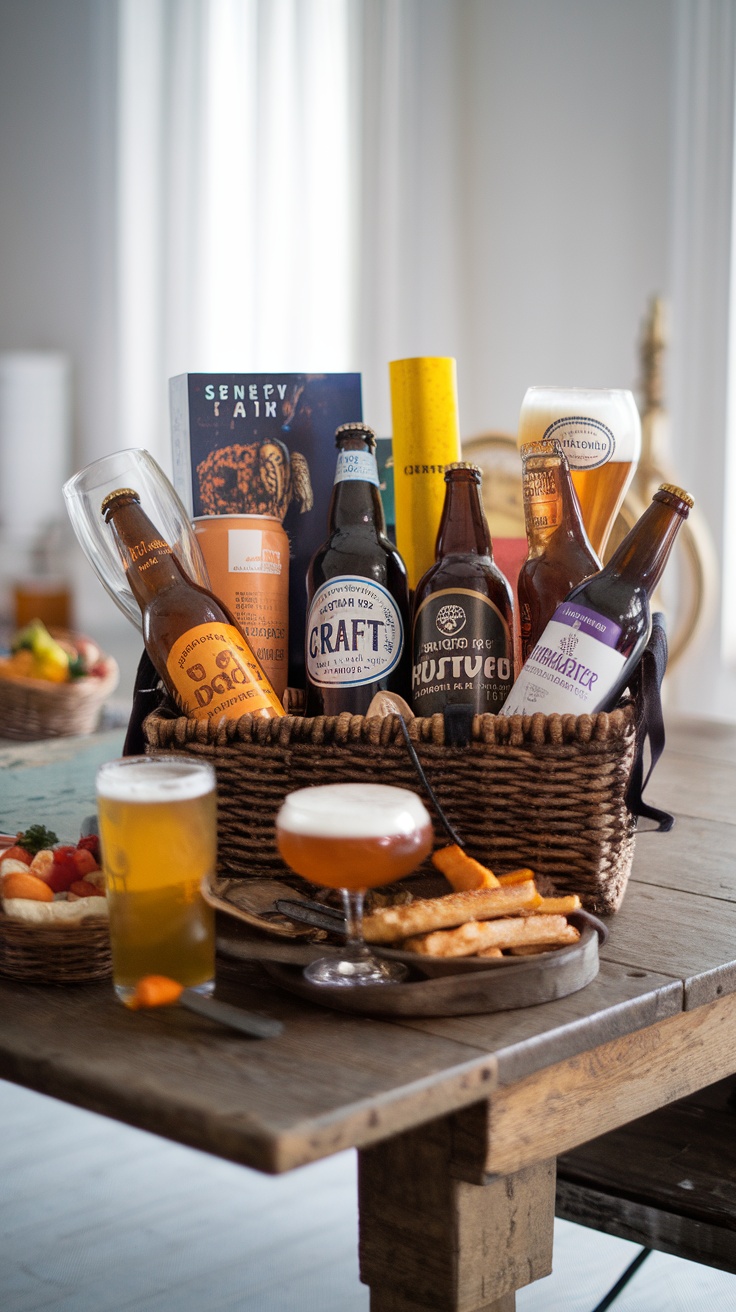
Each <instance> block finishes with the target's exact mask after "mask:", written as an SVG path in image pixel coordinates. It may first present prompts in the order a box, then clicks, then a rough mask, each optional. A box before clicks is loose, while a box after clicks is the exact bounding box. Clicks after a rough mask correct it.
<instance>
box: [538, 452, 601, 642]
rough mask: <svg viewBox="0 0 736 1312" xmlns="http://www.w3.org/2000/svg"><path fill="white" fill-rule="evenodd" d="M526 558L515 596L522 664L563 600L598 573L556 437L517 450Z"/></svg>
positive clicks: (594, 556)
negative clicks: (584, 581) (518, 452)
mask: <svg viewBox="0 0 736 1312" xmlns="http://www.w3.org/2000/svg"><path fill="white" fill-rule="evenodd" d="M521 460H522V467H523V474H522V489H523V499H524V517H525V520H526V536H527V542H528V544H529V554H528V555H527V558H526V560H525V561H524V564H523V565H522V567H521V570H520V571H519V579H518V583H517V594H518V600H519V627H520V630H521V659H522V661H525V660H526V658H527V656H528V655H529V653H530V651H531V650H532V648H533V647H534V646H535V645H536V642H537V639H538V638H539V637H540V636H541V634H542V633H543V632H544V629H545V627H546V625H547V623H548V621H549V620H551V619H552V616H553V615H554V613H555V611H556V610H557V607H558V606H559V604H560V602H561V601H564V600H565V597H566V596H567V595H568V593H569V592H570V591H571V589H572V588H574V587H575V586H576V584H578V583H582V581H583V579H587V578H588V577H589V576H590V575H591V574H595V573H597V572H598V570H599V569H600V568H601V562H600V561H599V559H598V557H597V556H596V554H595V552H594V550H593V548H592V547H591V545H590V542H589V540H588V535H587V533H586V532H585V528H584V526H583V520H582V515H581V513H580V504H579V502H578V499H577V496H576V494H575V488H574V487H573V483H572V478H571V477H570V467H569V465H568V463H567V457H566V456H565V453H564V451H563V449H562V446H561V445H560V443H559V442H557V441H556V440H555V439H554V438H552V439H547V440H546V441H541V442H529V443H527V444H526V445H525V446H523V447H522V448H521Z"/></svg>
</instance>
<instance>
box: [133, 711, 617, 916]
mask: <svg viewBox="0 0 736 1312" xmlns="http://www.w3.org/2000/svg"><path fill="white" fill-rule="evenodd" d="M639 723H640V717H639V715H638V707H637V703H636V701H634V700H630V701H628V702H626V703H625V704H624V705H622V706H621V707H620V708H618V709H616V710H615V711H612V712H610V713H604V712H601V713H599V714H596V715H592V716H591V715H581V716H572V715H565V716H559V715H552V716H544V715H534V716H531V717H529V716H524V717H521V716H514V717H512V718H510V719H505V718H503V717H500V716H494V715H481V716H475V717H473V718H472V721H470V722H469V733H468V734H467V741H465V742H464V743H461V742H459V741H457V740H456V741H455V742H451V741H449V738H450V737H451V736H452V734H451V731H450V730H449V729H448V722H447V721H446V720H445V719H444V718H443V717H442V716H441V715H435V716H432V717H431V718H427V719H415V720H412V721H411V722H410V723H409V725H408V726H407V727H408V731H409V735H410V738H411V741H412V745H413V746H414V749H415V752H416V756H417V757H418V759H419V761H420V763H421V766H422V768H423V770H424V772H425V775H426V777H427V779H428V781H429V783H430V785H431V787H432V789H433V791H434V793H435V794H436V796H437V799H438V801H439V803H440V805H441V807H442V809H443V810H444V812H445V814H446V815H447V817H448V819H449V820H450V822H451V823H452V825H453V826H454V827H455V828H456V829H457V831H458V832H459V834H460V835H461V836H462V837H463V839H464V840H465V842H466V844H467V847H468V851H469V852H470V853H471V854H472V855H473V856H474V857H476V858H477V859H478V860H480V861H482V862H483V863H484V864H486V865H489V866H490V867H491V869H493V870H494V871H496V872H497V873H503V872H504V871H509V870H512V869H514V868H516V867H519V866H530V867H531V868H532V869H533V870H534V871H535V872H536V874H538V875H540V876H545V877H547V878H548V879H549V880H550V882H551V883H552V884H553V886H554V887H555V888H556V889H558V890H559V891H561V892H562V891H564V892H576V893H578V894H579V895H580V897H581V898H582V900H583V903H584V905H585V906H586V907H587V908H588V909H589V910H591V911H597V912H598V913H607V912H611V911H614V910H615V909H616V908H617V907H618V906H619V905H620V902H621V899H622V897H623V894H624V889H625V886H626V881H627V878H628V875H629V871H630V868H631V861H632V857H633V845H634V833H635V826H636V817H635V815H634V813H633V812H632V811H631V810H630V809H629V806H628V804H627V796H628V791H629V785H630V781H631V777H632V770H633V767H634V763H635V759H636V756H637V750H638V742H639V735H638V732H637V727H638V724H639ZM143 729H144V736H145V740H146V744H147V746H146V750H147V751H149V752H155V753H162V752H177V753H181V752H184V753H191V754H192V755H194V756H198V757H203V758H205V759H206V760H208V761H210V762H211V763H212V764H213V765H214V767H215V769H216V772H217V784H218V805H219V819H218V839H219V860H220V864H221V868H222V869H223V870H227V873H228V874H230V875H240V876H243V877H248V876H256V875H257V876H263V875H271V876H272V875H279V874H284V873H285V872H286V867H285V866H284V864H283V862H282V861H281V858H280V856H279V854H278V851H277V849H276V844H275V835H274V821H275V818H276V813H277V811H278V809H279V806H280V805H281V802H282V800H283V798H284V797H285V795H286V794H287V793H288V792H291V791H292V790H293V789H295V788H303V787H307V786H309V785H313V784H321V783H333V782H352V781H362V782H376V783H388V784H394V785H397V786H399V787H404V788H410V789H414V790H418V791H421V787H422V786H421V783H420V781H419V779H418V777H417V773H416V767H415V764H414V762H413V760H412V756H411V755H410V753H409V751H408V750H407V745H406V741H405V738H404V734H403V731H402V728H401V724H400V721H399V717H398V716H396V715H390V716H386V717H385V718H383V719H380V718H377V717H371V718H369V719H366V718H364V717H363V716H353V715H349V714H344V715H340V716H337V717H330V718H325V717H318V718H315V719H299V718H296V717H291V716H287V717H286V718H284V719H277V720H265V719H254V718H253V717H252V716H243V717H242V719H240V720H238V721H231V722H230V723H226V724H223V725H222V726H221V727H219V728H216V727H215V726H214V725H213V724H212V723H211V722H209V721H207V720H190V719H186V718H184V717H177V716H176V714H175V713H172V712H169V711H168V710H167V709H166V708H162V709H161V710H157V711H154V712H153V713H152V714H150V715H149V716H148V717H147V718H146V720H145V722H144V726H143ZM435 832H436V842H437V845H438V846H439V845H442V843H444V842H446V841H447V839H446V838H445V837H444V835H443V833H442V831H441V829H440V826H439V825H436V826H435Z"/></svg>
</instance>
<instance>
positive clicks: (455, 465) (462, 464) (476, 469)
mask: <svg viewBox="0 0 736 1312" xmlns="http://www.w3.org/2000/svg"><path fill="white" fill-rule="evenodd" d="M453 469H469V470H470V472H471V474H477V476H478V482H480V480H481V478H482V471H481V469H480V466H479V465H474V464H472V463H471V462H470V461H469V460H453V462H452V464H451V465H445V482H447V475H448V474H451V473H452V471H453Z"/></svg>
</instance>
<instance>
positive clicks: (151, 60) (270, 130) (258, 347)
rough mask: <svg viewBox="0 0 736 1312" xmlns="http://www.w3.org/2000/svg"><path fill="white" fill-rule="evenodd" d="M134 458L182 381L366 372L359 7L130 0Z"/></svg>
mask: <svg viewBox="0 0 736 1312" xmlns="http://www.w3.org/2000/svg"><path fill="white" fill-rule="evenodd" d="M119 13H120V40H119V49H120V66H119V137H118V156H119V160H120V166H119V167H120V171H119V207H118V214H119V299H118V305H119V338H120V343H121V350H120V397H121V410H120V429H121V431H120V439H121V445H124V446H127V445H131V446H132V445H144V446H147V447H148V448H149V449H150V450H151V451H153V452H154V453H155V454H156V456H157V458H158V459H159V460H160V461H161V463H162V464H164V466H167V465H168V463H169V455H168V448H169V442H168V435H167V416H166V380H167V379H168V378H169V377H170V376H172V375H173V374H176V373H183V372H187V371H188V372H197V371H229V370H233V371H236V370H241V371H258V370H263V371H267V370H275V369H278V370H293V371H295V372H296V371H322V370H330V369H332V370H342V369H352V368H356V367H357V366H356V358H357V347H356V321H357V315H356V293H357V258H356V257H357V245H356V244H357V231H358V228H357V218H356V215H357V183H358V172H357V150H356V135H357V129H358V124H357V119H356V98H355V92H356V88H355V86H354V85H352V84H351V80H350V70H351V54H350V51H351V42H352V39H353V31H354V24H353V16H354V13H355V11H354V10H353V8H352V5H351V2H350V0H309V2H308V3H304V0H121V3H120V10H119Z"/></svg>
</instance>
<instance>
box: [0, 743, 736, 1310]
mask: <svg viewBox="0 0 736 1312" xmlns="http://www.w3.org/2000/svg"><path fill="white" fill-rule="evenodd" d="M119 750H120V743H119V735H118V734H106V735H100V736H99V738H97V739H88V740H77V741H73V740H68V739H67V740H62V741H60V742H58V743H51V744H34V745H32V746H30V747H22V746H21V747H17V746H13V745H8V746H4V747H2V748H0V798H1V799H2V801H1V802H0V807H1V808H2V809H1V810H0V828H2V827H6V828H9V829H10V830H11V831H12V830H14V829H15V828H16V827H17V825H22V824H25V823H28V822H29V821H30V820H43V821H45V822H48V823H52V819H53V816H54V815H55V814H56V815H57V816H58V815H59V814H60V812H61V813H63V817H64V823H62V822H61V820H60V824H61V826H62V828H63V829H64V831H65V834H66V835H67V836H71V834H73V832H74V827H75V825H78V823H79V821H80V820H81V819H82V818H83V816H84V815H85V814H89V812H90V810H91V809H93V807H92V803H93V798H94V790H93V779H94V769H95V767H96V765H97V764H98V763H99V761H100V760H102V759H106V757H109V756H114V755H117V754H118V752H119ZM6 783H7V786H6ZM647 797H648V800H650V801H651V802H652V803H653V804H656V805H660V806H666V807H667V808H668V809H670V810H673V811H675V812H676V815H677V822H676V825H675V827H674V829H673V830H672V831H671V833H669V834H658V833H651V832H641V831H640V832H639V834H638V836H637V841H636V855H635V862H634V872H633V876H632V879H631V882H630V884H629V887H628V890H627V893H626V898H625V900H624V904H623V907H622V909H621V911H620V912H619V913H618V914H617V915H616V916H615V917H614V918H613V919H612V920H611V921H610V922H609V923H610V931H611V932H610V938H609V940H608V942H607V944H606V945H605V946H604V947H603V948H602V950H601V968H600V973H599V975H598V977H597V978H596V979H595V980H594V981H593V982H592V983H591V984H589V985H588V986H587V987H586V988H584V989H582V990H581V991H580V992H578V993H574V994H572V995H570V996H569V997H567V998H563V999H560V1000H557V1001H553V1002H548V1003H545V1004H543V1005H540V1006H535V1007H528V1008H524V1009H519V1010H516V1011H505V1012H499V1013H495V1014H490V1015H476V1016H466V1017H455V1018H431V1019H430V1018H424V1019H406V1018H402V1019H400V1020H391V1021H389V1020H374V1019H367V1018H364V1017H360V1016H351V1015H349V1014H343V1013H338V1012H333V1011H330V1010H328V1009H327V1008H322V1007H317V1006H313V1005H311V1004H310V1003H307V1002H302V1001H300V1000H298V999H296V998H294V997H292V996H290V995H288V994H286V993H283V992H280V991H279V990H278V989H277V988H276V987H275V986H274V984H273V983H272V982H271V981H270V980H269V978H268V977H267V976H266V975H265V974H264V973H263V972H262V971H261V968H260V967H258V966H257V965H249V964H245V963H237V962H228V961H221V962H218V984H217V992H218V996H222V997H223V998H225V999H226V1000H229V1001H232V1002H235V1003H238V1004H239V1005H241V1006H243V1007H246V1008H248V1009H251V1010H255V1011H258V1012H261V1013H262V1014H263V1015H267V1016H273V1017H277V1018H278V1019H280V1020H282V1021H283V1022H284V1027H285V1028H284V1031H283V1034H282V1035H281V1036H280V1037H279V1038H276V1039H269V1040H265V1041H258V1040H249V1039H247V1038H244V1037H241V1036H238V1035H237V1034H235V1033H234V1032H231V1031H228V1030H225V1029H222V1028H219V1027H217V1026H215V1025H212V1024H211V1023H210V1022H208V1021H206V1020H203V1019H201V1018H199V1017H197V1016H194V1015H192V1014H190V1013H188V1012H185V1011H179V1010H176V1009H168V1010H165V1011H155V1012H137V1013H133V1012H130V1011H127V1010H126V1009H125V1008H124V1007H121V1006H120V1004H119V1002H118V1001H117V1000H116V998H115V996H114V994H113V991H112V987H111V985H110V984H83V985H77V986H65V987H63V988H60V987H52V986H42V985H28V984H21V983H15V982H13V981H10V980H3V981H1V982H0V1007H1V1008H2V1011H1V1013H0V1014H1V1015H2V1020H1V1021H0V1076H3V1077H5V1078H6V1079H10V1080H13V1081H16V1082H17V1083H20V1084H23V1085H27V1086H28V1087H30V1088H33V1089H37V1090H39V1091H40V1092H43V1093H47V1094H51V1095H54V1096H56V1097H59V1098H62V1099H65V1100H67V1101H69V1102H73V1103H76V1104H78V1105H80V1106H82V1107H86V1108H89V1109H91V1110H94V1111H97V1112H101V1113H104V1114H106V1115H108V1116H112V1117H116V1118H118V1119H120V1120H123V1121H126V1122H128V1123H130V1124H132V1125H135V1126H139V1127H141V1128H144V1129H147V1130H151V1131H154V1132H156V1133H158V1134H161V1135H163V1136H166V1137H169V1138H172V1139H176V1140H178V1141H180V1142H182V1143H185V1144H189V1145H191V1146H193V1147H196V1148H200V1149H204V1150H206V1151H209V1152H211V1153H214V1154H217V1155H220V1156H222V1157H227V1158H230V1159H232V1160H234V1161H237V1162H242V1163H244V1164H246V1165H249V1166H253V1167H256V1168H258V1169H260V1170H264V1171H269V1172H275V1171H284V1170H288V1169H290V1168H292V1167H296V1166H298V1165H300V1164H303V1163H305V1162H309V1161H312V1160H315V1159H317V1158H320V1157H324V1156H328V1155H329V1154H331V1153H336V1152H339V1151H341V1150H342V1149H344V1148H347V1147H351V1146H355V1147H358V1148H359V1149H361V1150H364V1151H363V1153H362V1157H363V1158H364V1159H365V1162H366V1163H367V1165H366V1167H365V1172H364V1174H365V1179H366V1180H367V1181H368V1182H369V1183H368V1184H367V1185H366V1191H367V1195H366V1198H368V1196H369V1195H370V1177H371V1171H370V1169H369V1168H370V1163H371V1161H372V1160H374V1159H373V1158H372V1157H371V1153H373V1154H374V1157H375V1151H376V1150H375V1149H372V1148H371V1145H376V1146H379V1145H381V1144H383V1143H384V1142H385V1141H387V1140H389V1141H391V1142H392V1143H394V1144H396V1145H400V1144H408V1145H410V1146H411V1144H412V1143H413V1140H412V1133H414V1132H415V1131H417V1132H419V1133H421V1127H426V1126H427V1125H429V1124H430V1123H432V1124H450V1123H452V1124H454V1125H455V1126H456V1130H457V1133H456V1134H455V1138H454V1140H453V1143H454V1145H455V1146H454V1148H453V1154H454V1156H453V1161H454V1165H453V1167H452V1170H451V1171H450V1174H451V1175H454V1176H455V1177H458V1176H459V1177H460V1178H464V1179H466V1180H472V1181H474V1182H475V1184H479V1185H481V1184H484V1183H487V1182H488V1181H489V1180H492V1179H493V1178H494V1177H502V1176H509V1177H512V1178H514V1179H521V1178H522V1177H523V1175H524V1171H525V1170H526V1169H527V1168H530V1167H534V1169H537V1166H538V1164H539V1163H540V1162H541V1163H544V1162H546V1161H547V1160H548V1159H552V1161H554V1158H555V1157H556V1156H557V1154H558V1153H559V1152H562V1151H565V1150H566V1149H567V1148H568V1147H572V1146H575V1145H576V1144H577V1143H581V1142H585V1141H586V1140H587V1139H590V1138H593V1137H595V1136H596V1135H597V1134H599V1133H602V1132H603V1131H604V1130H606V1129H608V1128H612V1127H613V1126H614V1125H616V1124H621V1123H623V1122H626V1121H628V1120H631V1119H634V1118H635V1117H637V1116H640V1115H642V1114H644V1113H645V1112H648V1111H651V1110H653V1109H654V1108H655V1107H656V1106H659V1105H661V1104H663V1103H666V1102H668V1101H671V1100H673V1099H675V1098H679V1097H681V1096H684V1095H685V1094H687V1093H689V1092H691V1091H692V1090H693V1089H694V1088H697V1087H700V1086H702V1085H704V1084H707V1083H710V1082H712V1081H714V1080H716V1079H718V1078H721V1077H722V1076H723V1075H726V1074H730V1073H732V1071H733V1070H734V1069H736V1057H734V1056H733V1052H734V1051H736V1048H735V1047H734V1039H735V1038H736V805H735V804H734V800H733V799H734V798H736V726H729V725H725V724H721V723H708V722H704V721H695V720H687V719H684V718H673V719H671V721H670V722H669V723H668V737H667V748H666V751H665V753H664V756H663V757H662V759H661V761H660V762H659V764H658V767H657V770H656V772H655V775H654V778H653V780H652V783H651V785H650V788H649V790H648V793H647ZM11 810H12V814H11ZM540 1099H541V1100H542V1103H543V1105H544V1108H545V1113H544V1116H541V1115H540V1113H539V1108H540ZM573 1109H574V1110H573ZM478 1118H480V1120H479V1119H478ZM481 1122H482V1127H481V1128H480V1129H479V1126H481ZM458 1127H459V1129H458ZM393 1136H399V1137H398V1138H397V1139H393ZM463 1136H465V1137H466V1139H467V1142H468V1143H470V1140H471V1139H473V1141H474V1145H475V1146H474V1148H473V1152H472V1153H471V1152H468V1153H466V1154H465V1156H464V1152H463ZM479 1144H480V1145H481V1147H480V1148H478V1145H479ZM366 1150H367V1151H366ZM397 1151H398V1149H397ZM407 1151H409V1149H407ZM412 1151H413V1150H412ZM423 1151H424V1150H423ZM471 1158H472V1161H471ZM443 1160H444V1159H443ZM535 1164H536V1166H535ZM377 1170H378V1173H377V1176H376V1178H377V1179H379V1180H380V1189H381V1191H382V1194H383V1196H385V1192H386V1181H385V1178H384V1177H383V1176H382V1175H381V1170H380V1169H378V1168H377ZM514 1173H521V1174H514ZM547 1174H549V1172H548V1173H547ZM553 1174H554V1173H553V1172H552V1175H553ZM468 1187H471V1186H468ZM453 1206H455V1204H453ZM362 1207H364V1210H365V1211H366V1214H367V1213H368V1211H369V1210H370V1203H369V1201H366V1199H362ZM494 1215H495V1213H494ZM369 1229H370V1227H369V1226H367V1227H366V1233H367V1234H368V1233H369ZM412 1242H415V1238H414V1240H413V1241H412ZM366 1244H367V1246H368V1249H370V1236H369V1238H368V1239H367V1240H366ZM550 1244H551V1240H550ZM550 1252H551V1249H550ZM363 1256H364V1269H366V1270H367V1275H365V1277H364V1278H366V1279H369V1281H370V1282H371V1283H372V1284H373V1283H374V1280H378V1282H379V1283H380V1278H379V1277H375V1276H374V1275H372V1274H371V1261H372V1258H371V1256H370V1252H368V1256H367V1257H366V1256H365V1254H364V1255H363ZM543 1264H544V1262H543V1259H540V1263H538V1264H537V1267H535V1268H533V1269H532V1267H531V1266H530V1271H529V1273H527V1274H523V1275H520V1274H519V1270H517V1269H516V1268H514V1270H513V1271H511V1272H510V1273H509V1271H507V1272H506V1273H505V1274H504V1275H503V1277H501V1276H499V1277H498V1280H497V1282H496V1284H494V1283H493V1281H491V1282H490V1284H489V1282H488V1280H487V1279H486V1281H485V1284H483V1288H484V1289H485V1290H486V1294H485V1295H484V1296H483V1298H485V1301H483V1298H481V1296H480V1294H478V1296H477V1297H476V1296H475V1295H473V1296H472V1297H471V1296H469V1295H467V1291H466V1293H464V1294H462V1296H461V1294H458V1293H457V1291H455V1293H454V1294H453V1295H452V1297H450V1296H449V1295H448V1298H449V1301H447V1302H442V1301H438V1302H436V1303H435V1302H430V1303H421V1302H420V1303H419V1304H417V1305H416V1306H425V1305H426V1306H432V1307H434V1306H437V1307H445V1306H446V1307H448V1308H450V1307H455V1306H457V1307H460V1306H463V1307H468V1308H470V1307H478V1308H483V1309H486V1308H488V1309H493V1310H494V1312H496V1310H497V1312H505V1309H506V1308H511V1307H513V1306H514V1304H513V1302H512V1301H508V1300H509V1299H513V1294H507V1293H506V1292H505V1291H506V1290H509V1289H513V1288H516V1287H518V1285H520V1284H522V1283H525V1282H526V1281H527V1280H529V1279H532V1278H536V1276H537V1275H539V1274H543V1273H544V1272H543V1270H542V1267H543ZM494 1279H495V1276H494ZM499 1281H500V1283H499ZM479 1288H480V1286H479ZM489 1289H490V1290H491V1294H492V1297H491V1298H490V1301H489V1296H488V1293H487V1291H488V1290H489ZM494 1291H495V1292H494ZM433 1297H434V1296H433ZM473 1297H476V1301H475V1302H473V1301H472V1298H473ZM494 1298H495V1299H496V1301H493V1299H494ZM453 1299H456V1301H455V1302H453V1301H452V1300H453ZM383 1306H385V1307H386V1309H391V1312H394V1309H402V1308H404V1307H406V1308H407V1309H408V1308H411V1307H414V1306H415V1304H413V1303H412V1302H411V1300H409V1301H405V1302H402V1301H401V1298H400V1297H398V1296H396V1295H394V1294H392V1295H391V1299H390V1300H389V1301H387V1302H386V1303H385V1304H384V1303H382V1302H381V1300H380V1298H379V1297H378V1296H376V1299H375V1307H376V1308H379V1307H383ZM371 1307H372V1308H373V1307H374V1303H373V1302H372V1304H371Z"/></svg>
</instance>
